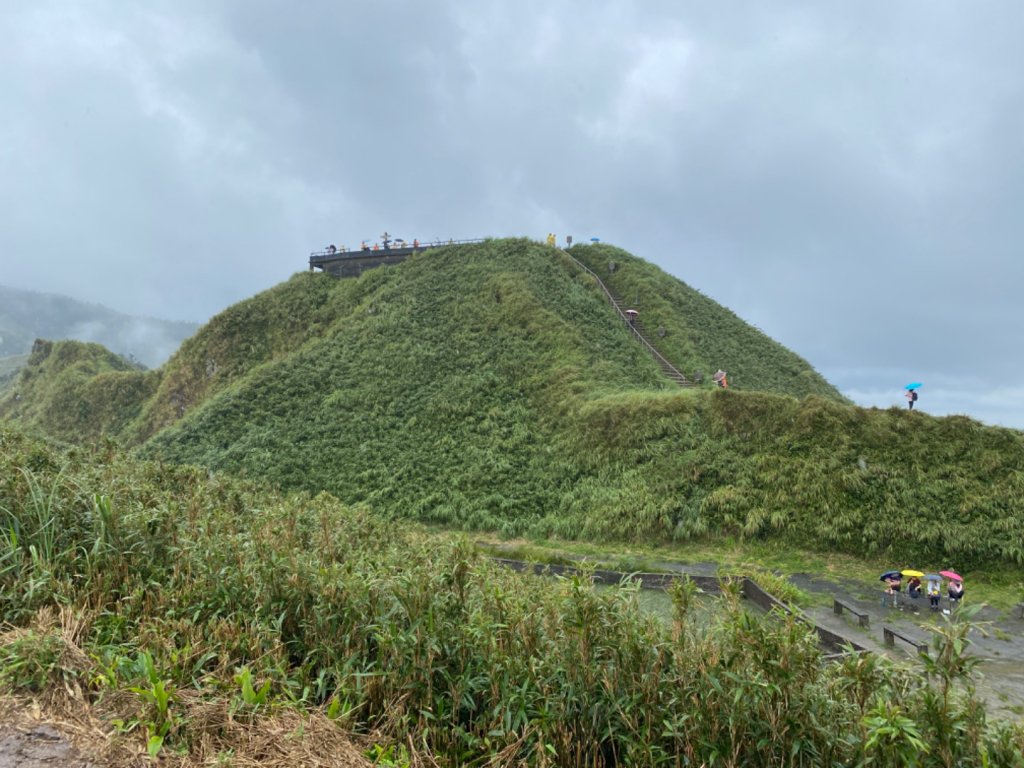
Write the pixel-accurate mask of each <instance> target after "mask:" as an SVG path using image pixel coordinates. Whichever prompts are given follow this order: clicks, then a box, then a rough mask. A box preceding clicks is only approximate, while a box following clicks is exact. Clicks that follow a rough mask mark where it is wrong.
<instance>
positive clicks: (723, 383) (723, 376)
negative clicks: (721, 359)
mask: <svg viewBox="0 0 1024 768" xmlns="http://www.w3.org/2000/svg"><path fill="white" fill-rule="evenodd" d="M711 378H712V379H713V380H714V382H715V383H716V384H717V385H718V386H720V387H721V388H722V389H728V388H729V375H728V374H727V373H726V372H725V371H723V370H722V369H721V368H719V369H718V370H717V371H715V375H714V376H712V377H711Z"/></svg>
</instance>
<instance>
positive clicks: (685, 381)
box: [562, 251, 693, 386]
mask: <svg viewBox="0 0 1024 768" xmlns="http://www.w3.org/2000/svg"><path fill="white" fill-rule="evenodd" d="M562 253H564V254H565V255H566V256H567V257H568V258H569V259H570V260H571V261H572V262H573V263H574V264H575V265H576V266H577V267H579V268H580V269H582V270H583V271H584V272H586V273H587V274H588V275H590V276H591V277H592V278H594V280H596V281H597V284H598V285H599V286H600V287H601V290H602V291H604V295H605V296H607V297H608V301H609V303H610V304H611V305H612V306H613V307H614V308H615V311H616V312H618V313H619V317H621V318H622V319H623V321H624V322H625V323H626V325H628V326H629V330H631V331H632V332H633V335H634V336H636V337H637V339H638V340H639V341H640V343H641V344H643V345H644V346H645V347H647V350H648V351H649V352H650V353H651V354H652V355H654V357H655V359H657V360H658V361H659V362H660V363H661V364H662V365H663V366H664V367H665V368H667V369H668V370H669V371H670V372H671V373H673V374H674V375H676V376H678V377H679V378H680V379H681V383H682V384H684V385H685V386H691V385H692V383H693V382H691V381H690V380H689V379H688V378H686V376H684V375H683V373H682V372H681V371H680V370H679V369H678V368H676V367H675V366H674V365H672V363H670V362H669V361H668V360H666V359H665V356H664V355H663V354H661V352H659V351H658V350H657V349H655V347H654V345H653V344H651V342H649V341H648V340H647V338H646V337H645V336H644V335H643V334H642V333H640V331H639V330H638V329H637V327H636V326H635V325H633V323H631V322H629V318H628V317H627V316H626V313H625V312H623V311H622V307H620V306H619V304H618V302H617V301H616V300H615V297H614V296H612V292H611V291H609V290H608V287H607V286H606V285H605V284H604V281H603V280H602V279H601V278H600V277H598V276H597V273H596V272H594V270H592V269H591V268H590V267H588V266H587V265H586V264H584V263H583V262H582V261H580V260H579V259H577V258H576V257H575V256H573V255H572V254H570V253H568V252H567V251H562Z"/></svg>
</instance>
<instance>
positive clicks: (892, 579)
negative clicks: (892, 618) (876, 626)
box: [878, 571, 902, 608]
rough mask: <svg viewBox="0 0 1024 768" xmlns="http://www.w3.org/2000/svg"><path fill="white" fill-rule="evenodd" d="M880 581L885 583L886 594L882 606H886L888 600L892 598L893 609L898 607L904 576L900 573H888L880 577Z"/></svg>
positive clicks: (883, 596)
mask: <svg viewBox="0 0 1024 768" xmlns="http://www.w3.org/2000/svg"><path fill="white" fill-rule="evenodd" d="M878 580H879V581H884V582H885V594H884V595H882V605H883V606H884V605H885V604H886V602H887V601H888V599H889V598H890V597H892V607H893V608H895V607H896V603H897V601H898V600H899V595H900V585H901V584H902V576H901V574H900V572H899V571H886V572H885V573H883V574H882V575H881V576H879V577H878Z"/></svg>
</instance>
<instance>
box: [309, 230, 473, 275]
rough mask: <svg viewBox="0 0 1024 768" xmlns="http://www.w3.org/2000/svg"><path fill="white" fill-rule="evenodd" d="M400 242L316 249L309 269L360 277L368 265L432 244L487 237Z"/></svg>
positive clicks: (405, 255) (403, 256) (464, 242)
mask: <svg viewBox="0 0 1024 768" xmlns="http://www.w3.org/2000/svg"><path fill="white" fill-rule="evenodd" d="M399 242H400V245H397V246H396V245H395V244H394V242H391V243H389V244H388V247H387V248H384V247H381V246H379V245H378V246H376V247H370V248H360V249H359V250H358V251H345V250H338V249H333V247H332V248H327V249H325V250H323V251H315V252H313V253H311V254H309V271H310V272H312V271H314V270H316V269H320V270H322V271H324V272H327V273H328V274H330V275H333V276H334V277H359V275H361V274H363V272H365V271H366V270H368V269H373V268H374V267H382V266H385V265H387V264H401V263H402V262H403V261H405V260H406V259H408V258H409V257H410V256H412V255H413V254H416V253H422V252H423V251H427V250H430V249H431V248H447V247H449V246H456V245H470V244H472V243H482V242H483V238H478V239H476V240H436V241H433V242H426V243H417V244H414V245H410V244H408V243H405V242H402V241H399Z"/></svg>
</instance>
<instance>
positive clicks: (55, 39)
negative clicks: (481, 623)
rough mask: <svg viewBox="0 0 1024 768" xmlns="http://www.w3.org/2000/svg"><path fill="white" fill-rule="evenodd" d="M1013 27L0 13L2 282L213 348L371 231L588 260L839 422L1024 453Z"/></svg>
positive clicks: (819, 9) (901, 8)
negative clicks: (887, 409)
mask: <svg viewBox="0 0 1024 768" xmlns="http://www.w3.org/2000/svg"><path fill="white" fill-rule="evenodd" d="M1022 22H1024V9H1020V8H1019V7H1018V6H1017V5H1016V4H1014V3H1012V2H1009V0H1007V2H987V3H977V4H972V5H971V6H970V8H969V9H968V8H967V7H966V6H958V5H952V4H948V5H943V4H938V3H926V2H905V3H898V4H868V5H866V6H865V5H864V4H851V3H838V2H837V3H822V2H804V3H790V4H786V5H785V7H780V6H779V5H778V4H773V5H772V6H769V5H767V4H764V3H755V2H752V1H751V2H741V3H730V4H720V3H697V2H693V3H689V2H687V3H682V4H680V3H675V2H673V3H668V2H666V3H625V2H610V1H608V2H584V1H583V0H575V1H574V2H559V1H558V0H553V1H551V2H544V3H541V2H535V1H532V0H530V1H527V2H517V3H512V2H491V1H488V0H483V1H481V2H474V3H464V2H454V0H452V1H451V2H438V3H424V2H412V1H411V0H407V1H405V2H398V1H397V0H383V1H380V2H362V3H358V2H357V3H344V4H341V3H336V2H326V1H323V2H307V3H303V4H302V5H301V6H294V7H293V6H288V5H286V4H283V3H273V2H241V0H237V1H236V2H225V3H220V4H212V3H205V2H175V3H171V2H167V3H162V4H160V3H156V4H147V5H145V6H137V5H125V4H123V3H114V2H91V3H71V2H49V3H46V2H44V3H40V4H36V5H31V6H26V7H25V8H24V9H22V10H20V11H9V10H7V11H4V12H2V13H0V32H2V33H3V34H4V37H5V39H6V40H12V41H14V44H12V45H10V46H7V47H5V48H4V49H3V50H0V66H2V67H3V70H2V71H3V72H4V74H3V75H2V77H3V78H4V87H3V88H2V89H0V110H2V113H3V115H4V116H5V117H7V118H9V119H6V120H5V121H3V124H0V153H2V155H0V159H2V160H3V163H4V166H5V167H6V168H10V169H11V173H9V174H5V175H4V178H3V179H0V203H2V204H3V205H4V209H5V211H7V212H8V215H7V219H8V225H7V226H5V227H4V228H3V231H2V232H0V249H2V252H3V253H4V269H3V275H2V276H0V282H7V283H10V284H14V285H20V286H22V287H29V288H37V289H41V290H59V291H62V292H65V293H69V294H72V295H76V296H80V297H82V298H86V299H89V300H93V301H102V302H104V303H106V304H108V305H110V306H113V307H115V308H117V309H120V310H123V311H130V312H136V313H139V314H147V315H160V316H164V317H169V318H184V319H195V320H202V319H205V317H207V316H209V314H211V313H213V312H215V311H217V310H219V309H220V308H222V307H223V306H225V305H227V304H229V303H232V302H234V301H237V300H239V299H241V298H244V297H245V296H248V295H251V294H252V293H254V292H256V291H258V290H261V289H263V288H266V287H269V286H271V285H273V284H274V283H276V282H278V281H279V280H281V279H283V278H285V277H287V275H288V274H290V273H291V272H292V271H295V270H298V269H302V267H303V263H304V258H305V255H306V253H307V252H308V251H309V250H312V249H314V248H318V247H320V246H322V245H324V244H326V243H327V242H335V243H338V244H339V245H341V244H347V245H349V246H354V245H356V244H357V243H358V241H359V240H361V239H364V238H365V239H372V238H375V237H376V236H378V235H379V234H380V232H382V231H383V230H384V229H385V228H386V229H389V230H391V231H392V232H397V233H398V234H399V235H401V236H404V237H408V238H411V237H413V236H418V237H421V238H434V237H442V238H448V237H472V236H480V235H505V234H526V235H531V236H535V237H541V236H543V234H544V233H546V232H548V231H552V230H554V231H557V232H558V233H559V234H560V235H564V234H574V235H575V236H576V237H577V239H580V238H586V237H590V236H600V237H602V238H603V239H605V240H608V241H612V242H615V243H617V244H620V245H622V246H623V247H625V248H627V249H628V250H631V251H633V252H634V253H637V254H638V255H640V256H643V257H645V258H647V259H649V260H651V261H654V262H656V263H658V264H660V265H661V266H662V267H664V268H665V269H666V270H668V271H669V272H671V273H673V274H675V275H677V276H679V277H680V278H682V279H684V280H686V281H687V282H688V283H690V284H691V285H693V286H695V287H697V288H699V289H701V290H702V291H704V292H705V293H708V294H709V295H711V296H713V297H714V298H716V299H718V300H719V301H721V302H722V303H724V304H726V305H727V306H729V307H731V308H732V309H734V310H736V311H737V312H738V313H739V314H740V315H741V316H743V317H744V318H746V319H748V320H749V321H751V322H753V323H755V324H756V325H758V326H759V327H761V328H762V329H764V330H765V331H766V332H767V333H769V334H770V335H772V336H774V337H776V338H778V339H779V340H780V341H782V342H783V343H785V344H787V345H788V346H791V347H793V348H794V349H795V350H796V351H797V352H799V353H800V354H802V355H803V356H805V357H806V358H808V359H809V360H810V361H811V362H812V363H813V364H814V365H815V366H816V367H818V368H819V370H821V371H822V372H823V373H824V374H825V375H826V376H828V377H829V378H831V379H832V380H833V381H834V382H835V383H837V384H838V385H839V386H840V387H841V388H842V389H844V390H845V391H847V392H848V394H850V395H851V396H852V397H854V398H855V399H856V400H857V401H858V402H862V403H865V404H868V403H872V404H881V405H888V404H890V403H902V401H901V399H900V387H901V386H902V384H903V383H905V382H906V381H908V380H910V379H924V380H926V383H927V384H928V388H926V390H925V391H924V393H923V395H922V400H921V405H922V406H923V407H924V408H925V410H931V411H932V412H935V413H944V412H958V411H962V412H968V413H971V414H974V415H977V416H979V417H980V418H984V419H986V420H990V421H1000V422H1002V423H1007V424H1013V425H1015V426H1024V394H1022V391H1024V359H1022V358H1020V356H1019V355H1017V354H1015V348H1014V347H1015V339H1016V338H1018V337H1019V336H1020V335H1021V332H1022V331H1024V312H1021V311H1020V309H1019V302H1018V300H1017V297H1016V292H1017V290H1018V286H1019V285H1021V283H1022V278H1024V267H1022V265H1021V260H1020V259H1019V258H1018V257H1017V251H1018V248H1019V244H1020V242H1021V235H1022V234H1024V232H1022V228H1024V223H1022V220H1021V217H1019V215H1018V214H1017V212H1016V209H1017V207H1018V201H1019V200H1020V199H1021V194H1020V193H1021V192H1022V190H1021V185H1022V183H1024V182H1022V181H1021V179H1022V178H1024V176H1022V174H1021V170H1022V168H1021V166H1022V157H1024V151H1022V150H1024V147H1022V143H1024V131H1022V130H1021V129H1022V128H1024V112H1022V106H1021V105H1022V104H1024V100H1022V98H1021V96H1022V94H1021V82H1022V79H1021V78H1022V76H1021V74H1020V73H1021V72H1024V67H1022V66H1021V65H1022V64H1024V62H1022V58H1024V54H1022V53H1021V50H1020V47H1019V45H1018V40H1019V39H1020V33H1021V31H1022V29H1021V27H1022ZM40 253H47V254H48V258H47V259H45V260H40V259H37V258H36V255H37V254H40ZM723 365H724V366H725V367H728V361H723Z"/></svg>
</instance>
